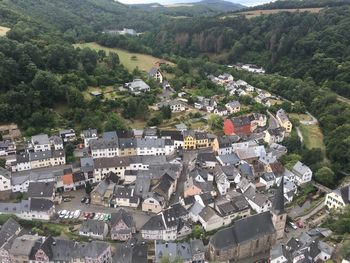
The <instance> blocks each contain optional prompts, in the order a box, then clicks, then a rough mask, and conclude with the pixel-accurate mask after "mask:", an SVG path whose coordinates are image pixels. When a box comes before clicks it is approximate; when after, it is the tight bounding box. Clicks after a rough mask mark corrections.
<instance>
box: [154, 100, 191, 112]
mask: <svg viewBox="0 0 350 263" xmlns="http://www.w3.org/2000/svg"><path fill="white" fill-rule="evenodd" d="M168 106H169V108H170V110H171V112H174V113H176V112H182V111H185V110H186V105H185V104H184V103H183V102H182V101H180V100H170V101H163V102H160V103H158V104H157V108H158V110H160V109H161V108H162V107H168Z"/></svg>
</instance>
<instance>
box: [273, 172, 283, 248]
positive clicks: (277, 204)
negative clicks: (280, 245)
mask: <svg viewBox="0 0 350 263" xmlns="http://www.w3.org/2000/svg"><path fill="white" fill-rule="evenodd" d="M283 188H284V179H283V176H282V179H281V182H280V185H279V186H278V189H277V191H276V195H275V199H274V200H273V202H272V208H271V211H270V212H271V215H272V223H273V225H274V227H275V229H276V234H277V241H279V240H281V239H283V237H284V228H285V226H286V220H287V213H286V212H285V211H284V193H283Z"/></svg>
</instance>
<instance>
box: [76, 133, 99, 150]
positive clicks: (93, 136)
mask: <svg viewBox="0 0 350 263" xmlns="http://www.w3.org/2000/svg"><path fill="white" fill-rule="evenodd" d="M80 136H81V137H82V138H83V139H84V146H85V147H86V148H88V147H89V142H90V141H91V140H96V139H97V138H98V134H97V130H96V129H88V130H84V131H83V132H82V134H81V135H80Z"/></svg>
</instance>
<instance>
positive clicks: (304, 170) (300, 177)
mask: <svg viewBox="0 0 350 263" xmlns="http://www.w3.org/2000/svg"><path fill="white" fill-rule="evenodd" d="M292 173H293V174H294V175H295V180H296V183H297V185H302V184H305V183H307V182H310V181H311V179H312V171H311V169H310V168H309V167H308V166H306V165H305V164H303V163H302V162H300V161H298V162H297V163H296V164H295V165H294V166H293V168H292Z"/></svg>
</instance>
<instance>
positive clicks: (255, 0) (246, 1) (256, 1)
mask: <svg viewBox="0 0 350 263" xmlns="http://www.w3.org/2000/svg"><path fill="white" fill-rule="evenodd" d="M199 1H201V0H119V2H121V3H123V4H147V3H159V4H163V5H164V4H165V5H166V4H177V3H193V2H199ZM226 1H230V2H232V3H236V4H241V5H245V6H255V5H261V4H266V3H269V2H274V0H226Z"/></svg>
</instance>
